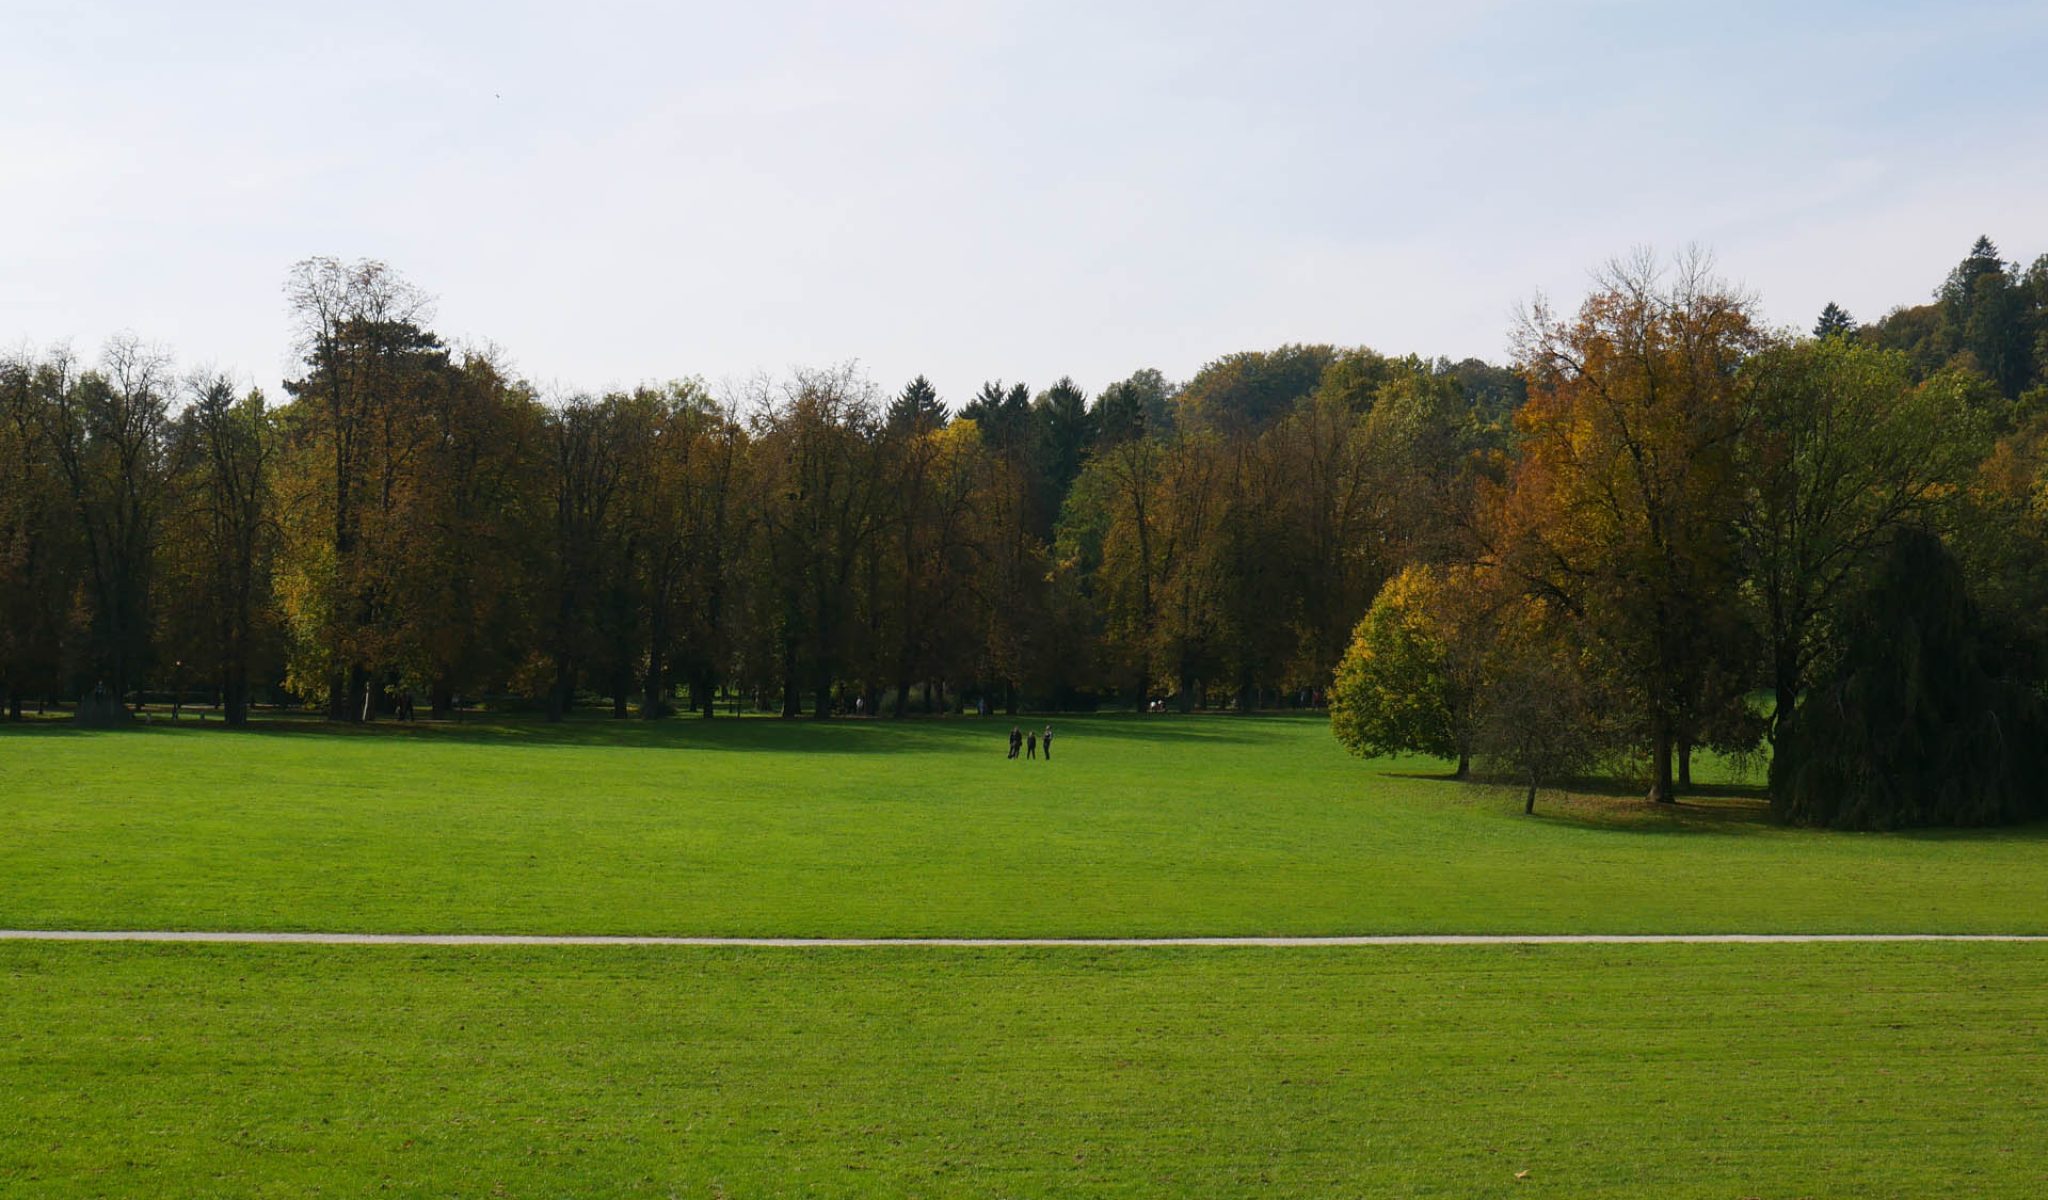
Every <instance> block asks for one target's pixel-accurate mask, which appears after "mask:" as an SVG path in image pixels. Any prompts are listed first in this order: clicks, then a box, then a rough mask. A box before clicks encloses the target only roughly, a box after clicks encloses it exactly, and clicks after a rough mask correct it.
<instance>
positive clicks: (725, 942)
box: [0, 929, 2048, 950]
mask: <svg viewBox="0 0 2048 1200" xmlns="http://www.w3.org/2000/svg"><path fill="white" fill-rule="evenodd" d="M0 941H9V942H230V943H256V944H282V945H315V946H743V947H758V948H762V949H774V950H781V949H791V950H838V949H872V948H880V947H889V946H915V947H931V948H935V949H936V948H964V949H1009V948H1027V947H1079V948H1083V949H1150V948H1166V947H1175V946H1268V947H1275V948H1281V949H1285V948H1289V947H1309V946H1633V945H1674V944H1683V945H1723V944H1738V945H1751V944H1775V943H1779V942H1790V943H1809V942H2048V934H2006V933H1530V934H1523V933H1501V934H1484V933H1478V934H1468V933H1422V934H1386V935H1368V936H1357V937H1103V938H1087V937H1077V938H1059V937H1016V938H1002V937H988V938H982V937H900V938H864V937H812V938H804V937H656V936H644V937H636V936H626V935H622V936H595V935H592V936H581V935H561V936H548V935H529V934H492V933H256V932H211V931H198V930H193V931H184V930H173V929H106V930H99V929H92V930H86V929H78V930H72V929H0Z"/></svg>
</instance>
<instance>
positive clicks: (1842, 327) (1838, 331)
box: [1813, 300, 1856, 338]
mask: <svg viewBox="0 0 2048 1200" xmlns="http://www.w3.org/2000/svg"><path fill="white" fill-rule="evenodd" d="M1855 333H1856V318H1854V317H1852V316H1850V315H1849V310H1848V309H1846V308H1843V307H1842V306H1841V305H1839V304H1836V303H1835V302H1834V301H1832V300H1830V301H1828V306H1827V307H1826V308H1823V309H1821V310H1820V320H1819V322H1817V323H1816V324H1815V325H1814V327H1813V336H1815V337H1817V338H1830V337H1852V336H1854V335H1855Z"/></svg>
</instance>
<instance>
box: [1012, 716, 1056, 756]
mask: <svg viewBox="0 0 2048 1200" xmlns="http://www.w3.org/2000/svg"><path fill="white" fill-rule="evenodd" d="M1041 741H1043V742H1044V743H1045V758H1046V761H1047V762H1050V761H1052V726H1050V725H1048V726H1046V727H1045V732H1044V733H1043V734H1040V733H1039V732H1038V731H1037V730H1033V731H1032V732H1030V733H1025V732H1024V731H1023V730H1021V729H1019V728H1017V727H1016V726H1015V725H1012V726H1010V757H1011V758H1015V757H1017V754H1018V752H1019V751H1022V752H1023V754H1024V757H1026V758H1037V757H1038V743H1039V742H1041Z"/></svg>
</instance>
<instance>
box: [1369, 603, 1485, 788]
mask: <svg viewBox="0 0 2048 1200" xmlns="http://www.w3.org/2000/svg"><path fill="white" fill-rule="evenodd" d="M1487 584H1488V581H1487V580H1486V579H1485V578H1484V577H1482V576H1481V575H1480V574H1479V573H1477V572H1475V571H1474V570H1472V569H1471V568H1448V569H1447V568H1432V567H1425V566H1419V565H1418V566H1410V567H1407V568H1405V569H1404V570H1402V572H1401V573H1400V574H1399V575H1396V576H1394V578H1393V579H1391V580H1389V581H1388V582H1387V585H1386V586H1385V587H1383V588H1381V589H1380V594H1379V595H1378V596H1377V597H1376V598H1374V600H1373V604H1372V608H1371V609H1370V610H1368V611H1367V612H1366V614H1365V618H1364V619H1363V620H1361V621H1360V622H1359V623H1358V631H1357V632H1356V633H1355V634H1354V635H1353V636H1352V640H1351V648H1350V649H1349V650H1348V651H1346V652H1345V655H1344V659H1343V661H1342V662H1340V663H1339V664H1338V666H1337V678H1336V682H1335V684H1334V685H1333V686H1332V687H1331V689H1330V728H1331V731H1332V732H1334V733H1335V734H1336V735H1337V740H1338V741H1340V742H1342V743H1344V745H1345V747H1346V748H1347V749H1349V750H1350V751H1351V752H1352V753H1353V754H1357V755H1359V756H1361V757H1366V758H1371V757H1375V756H1377V755H1382V754H1428V755H1431V756H1433V757H1436V758H1448V759H1456V760H1457V763H1458V771H1457V777H1458V778H1460V779H1463V778H1464V777H1465V775H1466V773H1467V771H1468V770H1469V769H1470V766H1471V760H1472V737H1473V731H1474V728H1475V705H1476V703H1477V700H1478V695H1479V690H1480V687H1481V685H1482V679H1483V674H1484V666H1485V659H1486V656H1487V653H1488V649H1489V644H1490V642H1491V640H1492V624H1493V608H1494V593H1493V591H1492V589H1491V588H1490V587H1488V585H1487Z"/></svg>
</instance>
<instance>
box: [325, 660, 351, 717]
mask: <svg viewBox="0 0 2048 1200" xmlns="http://www.w3.org/2000/svg"><path fill="white" fill-rule="evenodd" d="M348 717H349V704H348V676H347V675H346V674H345V673H344V672H342V671H339V670H336V671H329V672H328V673H327V719H328V720H330V721H346V720H348Z"/></svg>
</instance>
